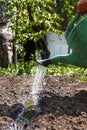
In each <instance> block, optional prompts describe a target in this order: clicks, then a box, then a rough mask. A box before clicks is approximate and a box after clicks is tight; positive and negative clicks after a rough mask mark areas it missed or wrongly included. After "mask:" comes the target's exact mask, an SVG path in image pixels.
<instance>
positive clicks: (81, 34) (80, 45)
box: [65, 14, 87, 67]
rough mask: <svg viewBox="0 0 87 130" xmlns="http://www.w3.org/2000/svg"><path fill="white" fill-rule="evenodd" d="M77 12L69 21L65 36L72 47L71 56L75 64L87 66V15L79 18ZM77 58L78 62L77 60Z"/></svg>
mask: <svg viewBox="0 0 87 130" xmlns="http://www.w3.org/2000/svg"><path fill="white" fill-rule="evenodd" d="M79 17H80V15H79V14H77V15H76V16H75V17H74V18H73V19H72V21H71V22H70V23H69V25H68V26H67V29H66V33H65V37H66V41H67V44H68V45H69V47H70V48H71V49H72V54H71V55H72V56H71V58H72V57H73V58H75V59H74V60H73V61H72V62H73V64H74V65H77V66H81V67H87V16H84V17H83V18H82V19H81V20H79ZM76 59H77V62H75V60H76Z"/></svg>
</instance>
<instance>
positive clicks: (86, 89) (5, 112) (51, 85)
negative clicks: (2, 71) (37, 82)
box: [0, 75, 87, 130]
mask: <svg viewBox="0 0 87 130" xmlns="http://www.w3.org/2000/svg"><path fill="white" fill-rule="evenodd" d="M81 77H83V75H79V76H74V77H69V76H46V77H45V78H44V80H43V82H42V86H43V91H42V92H41V98H40V105H41V113H39V114H38V115H37V116H36V117H35V118H34V120H32V121H31V122H28V123H27V124H26V123H24V124H22V129H23V130H86V129H87V82H81V81H80V80H79V79H80V78H81ZM33 79H34V77H32V76H15V77H13V76H1V77H0V130H5V126H7V125H8V124H9V123H10V124H11V125H13V127H14V126H15V125H14V124H15V123H14V122H15V121H17V116H19V113H21V111H22V110H23V107H24V100H25V96H29V94H30V93H31V87H32V84H33ZM18 125H20V123H19V124H18ZM15 127H16V126H15ZM9 130H10V129H9ZM14 130H15V129H14Z"/></svg>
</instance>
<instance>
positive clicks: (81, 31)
mask: <svg viewBox="0 0 87 130" xmlns="http://www.w3.org/2000/svg"><path fill="white" fill-rule="evenodd" d="M79 18H80V15H79V14H76V16H75V17H74V18H73V19H72V21H71V22H70V23H69V25H68V26H67V28H66V32H65V37H66V41H67V44H68V46H69V47H70V48H71V49H72V53H71V54H67V55H57V56H54V57H52V58H49V59H44V60H41V61H40V62H39V63H41V65H44V66H47V65H49V64H58V63H63V64H71V65H75V66H79V67H84V68H86V67H87V59H86V58H87V16H84V17H83V18H82V19H81V20H80V19H79Z"/></svg>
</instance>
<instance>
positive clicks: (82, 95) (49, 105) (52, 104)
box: [40, 90, 87, 117]
mask: <svg viewBox="0 0 87 130" xmlns="http://www.w3.org/2000/svg"><path fill="white" fill-rule="evenodd" d="M42 95H44V96H43V98H42V99H41V100H40V106H41V108H42V112H43V113H42V114H50V113H51V114H54V115H55V116H62V115H65V114H66V115H68V116H73V117H74V116H79V115H81V113H82V112H85V113H87V91H85V90H81V91H79V93H77V94H75V95H74V96H72V97H69V96H65V97H62V96H58V94H56V95H55V93H50V92H47V91H44V94H42Z"/></svg>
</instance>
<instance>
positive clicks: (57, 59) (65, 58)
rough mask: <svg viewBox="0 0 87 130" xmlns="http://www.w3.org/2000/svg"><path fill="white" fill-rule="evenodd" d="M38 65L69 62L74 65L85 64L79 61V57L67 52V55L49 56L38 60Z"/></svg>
mask: <svg viewBox="0 0 87 130" xmlns="http://www.w3.org/2000/svg"><path fill="white" fill-rule="evenodd" d="M38 62H39V64H40V65H42V66H45V67H48V66H49V65H51V64H55V65H58V64H60V63H61V64H71V65H75V66H80V67H84V66H85V65H84V64H83V62H81V60H80V58H79V57H77V56H75V55H74V54H68V55H61V56H59V55H57V56H55V57H52V58H49V59H44V60H39V61H38Z"/></svg>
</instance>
